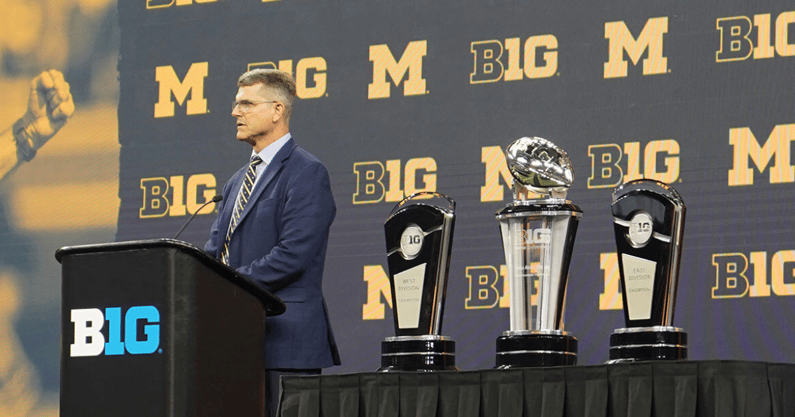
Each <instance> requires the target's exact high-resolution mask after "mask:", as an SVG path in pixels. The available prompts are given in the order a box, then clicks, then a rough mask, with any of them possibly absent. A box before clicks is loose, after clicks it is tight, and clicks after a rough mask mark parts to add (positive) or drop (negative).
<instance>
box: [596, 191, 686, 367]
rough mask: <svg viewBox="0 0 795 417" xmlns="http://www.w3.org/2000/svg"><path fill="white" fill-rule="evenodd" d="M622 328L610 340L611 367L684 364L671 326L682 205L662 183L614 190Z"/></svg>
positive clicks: (682, 336) (681, 340) (679, 333)
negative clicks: (677, 361)
mask: <svg viewBox="0 0 795 417" xmlns="http://www.w3.org/2000/svg"><path fill="white" fill-rule="evenodd" d="M612 209H613V227H614V230H615V235H616V249H617V250H618V252H617V254H618V266H619V272H620V274H621V289H622V298H623V301H624V320H625V323H626V327H625V328H621V329H616V330H615V332H613V334H612V335H611V336H610V362H611V363H612V362H629V361H643V360H666V359H687V333H685V332H684V331H683V330H682V329H680V328H678V327H673V320H674V306H675V305H676V287H677V282H678V275H679V259H680V257H681V254H682V235H683V232H684V226H685V205H684V202H683V201H682V197H680V196H679V193H677V192H676V190H674V189H673V187H671V186H670V185H667V184H665V183H662V182H659V181H654V180H647V179H641V180H636V181H631V182H628V183H626V184H624V185H621V186H619V187H618V188H616V189H615V190H614V191H613V205H612Z"/></svg>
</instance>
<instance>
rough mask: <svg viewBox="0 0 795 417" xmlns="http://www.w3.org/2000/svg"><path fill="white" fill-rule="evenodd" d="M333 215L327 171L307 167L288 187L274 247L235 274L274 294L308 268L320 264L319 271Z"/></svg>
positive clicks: (316, 165)
mask: <svg viewBox="0 0 795 417" xmlns="http://www.w3.org/2000/svg"><path fill="white" fill-rule="evenodd" d="M335 213H336V206H335V204H334V197H333V196H332V193H331V183H330V180H329V174H328V171H327V170H326V168H325V167H324V166H323V164H321V163H320V162H317V161H315V162H312V163H310V164H307V165H306V166H305V167H304V168H303V169H302V170H301V171H299V172H298V174H297V175H295V176H294V177H293V178H291V180H290V183H289V184H288V187H287V193H286V197H285V202H284V210H283V211H282V217H281V221H280V223H279V225H278V230H279V239H278V244H277V245H276V246H274V248H273V249H272V250H271V251H270V253H268V254H265V255H264V256H263V257H262V258H259V259H256V260H255V261H253V262H252V263H251V264H249V265H245V266H242V267H240V268H238V269H237V270H238V272H240V273H242V274H244V275H247V276H249V277H251V278H254V279H256V280H257V281H258V282H259V283H260V284H261V285H262V286H263V287H264V288H265V289H267V290H268V291H271V292H275V291H278V290H280V289H282V288H284V287H286V286H288V285H290V284H291V283H293V282H295V281H297V280H298V279H299V278H301V277H302V275H303V273H304V271H306V269H307V268H309V267H310V266H317V264H318V263H321V265H320V267H321V268H322V262H324V257H325V250H326V246H327V244H328V236H329V228H330V227H331V223H332V221H333V220H334V216H335Z"/></svg>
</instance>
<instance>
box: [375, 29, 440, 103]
mask: <svg viewBox="0 0 795 417" xmlns="http://www.w3.org/2000/svg"><path fill="white" fill-rule="evenodd" d="M427 53H428V41H414V42H409V44H408V46H406V50H405V51H403V55H401V57H400V60H399V61H395V56H394V55H392V51H390V50H389V46H387V45H371V46H370V61H372V62H373V82H372V84H370V85H368V86H367V98H368V99H376V98H388V97H389V93H390V85H389V82H388V81H387V79H386V75H387V73H389V76H390V77H392V80H393V81H394V82H395V85H399V84H400V82H401V81H403V78H404V77H405V76H406V73H408V78H406V81H404V82H403V95H404V96H417V95H423V94H427V93H428V92H427V91H425V79H424V78H422V57H424V56H425V55H427Z"/></svg>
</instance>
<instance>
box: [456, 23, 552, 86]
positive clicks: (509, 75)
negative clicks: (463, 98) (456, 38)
mask: <svg viewBox="0 0 795 417" xmlns="http://www.w3.org/2000/svg"><path fill="white" fill-rule="evenodd" d="M470 51H471V52H472V55H473V56H474V68H473V70H472V73H471V74H469V83H470V84H481V83H493V82H497V81H500V80H504V81H516V80H521V79H522V78H525V77H527V78H530V79H533V78H548V77H551V76H553V75H555V74H556V73H557V70H558V39H557V38H556V37H555V36H553V35H539V36H530V37H529V38H527V40H525V42H524V48H523V47H522V43H521V38H508V39H505V42H504V43H503V42H500V41H499V40H484V41H477V42H472V43H471V44H470ZM506 51H507V54H505V52H506ZM503 55H507V56H506V57H505V58H503ZM523 57H524V60H522V58H523Z"/></svg>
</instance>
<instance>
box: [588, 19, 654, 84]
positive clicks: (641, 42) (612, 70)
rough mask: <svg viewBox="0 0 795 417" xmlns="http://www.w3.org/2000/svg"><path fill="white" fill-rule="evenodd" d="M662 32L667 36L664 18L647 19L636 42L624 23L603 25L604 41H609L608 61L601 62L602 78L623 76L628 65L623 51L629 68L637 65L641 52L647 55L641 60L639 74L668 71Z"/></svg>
mask: <svg viewBox="0 0 795 417" xmlns="http://www.w3.org/2000/svg"><path fill="white" fill-rule="evenodd" d="M666 33H668V18H667V17H655V18H652V19H649V20H648V21H647V22H646V26H644V27H643V30H642V31H641V32H640V35H638V38H637V39H635V37H633V36H632V33H630V31H629V28H627V25H626V23H624V22H621V21H619V22H607V23H605V39H608V40H609V41H610V43H609V48H610V49H609V58H608V61H607V62H606V63H605V74H604V78H620V77H626V76H627V67H628V66H629V65H628V64H627V61H626V60H625V59H624V51H627V55H629V58H630V59H631V60H632V64H633V65H637V64H638V61H640V58H641V56H643V53H644V52H646V53H647V56H646V59H644V60H643V75H652V74H664V73H666V72H668V58H666V57H664V56H663V35H664V34H666Z"/></svg>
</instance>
